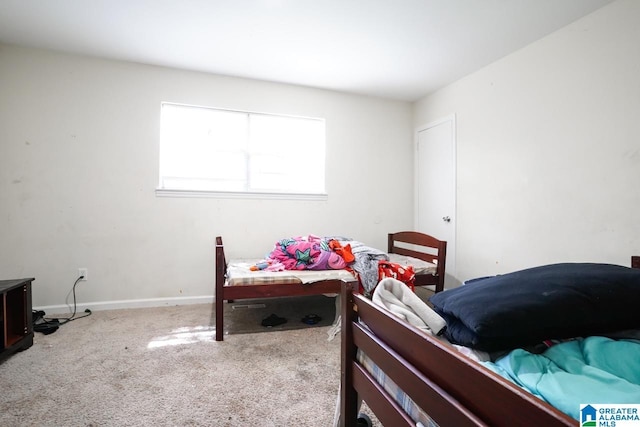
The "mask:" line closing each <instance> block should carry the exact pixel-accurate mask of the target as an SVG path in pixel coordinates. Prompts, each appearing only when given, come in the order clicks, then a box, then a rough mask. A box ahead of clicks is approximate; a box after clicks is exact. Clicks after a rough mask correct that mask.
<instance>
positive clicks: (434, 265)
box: [215, 231, 447, 341]
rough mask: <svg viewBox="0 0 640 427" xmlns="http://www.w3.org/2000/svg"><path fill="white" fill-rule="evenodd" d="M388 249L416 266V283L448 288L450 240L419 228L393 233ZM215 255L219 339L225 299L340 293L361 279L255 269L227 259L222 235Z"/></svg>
mask: <svg viewBox="0 0 640 427" xmlns="http://www.w3.org/2000/svg"><path fill="white" fill-rule="evenodd" d="M387 253H388V254H389V255H390V260H391V261H393V262H397V263H399V264H402V265H412V266H414V267H415V270H416V276H415V277H416V278H415V286H433V289H434V291H435V292H440V291H441V290H443V289H444V279H445V264H446V253H447V242H445V241H441V240H438V239H436V238H434V237H432V236H429V235H427V234H424V233H419V232H415V231H402V232H398V233H390V234H389V235H388V246H387ZM215 257H216V264H215V265H216V275H215V322H216V341H222V340H223V339H224V306H225V304H224V302H225V301H233V300H242V299H259V298H271V297H289V296H307V295H339V294H340V292H341V291H342V287H343V284H344V283H345V282H352V281H356V280H357V279H356V276H355V275H354V273H353V272H351V271H349V270H320V271H283V272H267V271H251V270H250V268H249V266H250V265H252V264H253V263H254V262H255V261H256V260H241V261H229V260H227V258H226V255H225V252H224V245H223V242H222V237H220V236H218V237H216V251H215ZM355 283H357V282H355Z"/></svg>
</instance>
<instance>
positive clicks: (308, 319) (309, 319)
mask: <svg viewBox="0 0 640 427" xmlns="http://www.w3.org/2000/svg"><path fill="white" fill-rule="evenodd" d="M321 320H322V317H320V316H318V315H317V314H307V315H306V316H304V317H303V318H302V319H301V320H300V321H301V322H302V323H306V324H307V325H315V324H316V323H318V322H319V321H321Z"/></svg>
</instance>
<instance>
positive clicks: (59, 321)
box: [42, 276, 91, 325]
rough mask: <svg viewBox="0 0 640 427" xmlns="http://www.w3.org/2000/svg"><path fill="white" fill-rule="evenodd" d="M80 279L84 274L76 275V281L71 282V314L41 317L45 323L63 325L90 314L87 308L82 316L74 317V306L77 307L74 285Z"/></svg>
mask: <svg viewBox="0 0 640 427" xmlns="http://www.w3.org/2000/svg"><path fill="white" fill-rule="evenodd" d="M82 279H84V276H80V277H78V278H77V279H76V281H75V282H74V283H73V288H72V289H71V290H72V292H73V313H72V314H71V316H70V317H49V318H46V319H45V318H43V319H42V320H44V321H45V322H47V323H57V324H58V325H64V324H65V323H68V322H71V321H73V320H78V319H82V318H83V317H87V316H91V310H89V309H88V308H87V309H86V310H85V311H84V312H85V313H86V314H85V315H84V316H78V317H76V308H77V307H76V285H77V284H78V282H79V281H80V280H82Z"/></svg>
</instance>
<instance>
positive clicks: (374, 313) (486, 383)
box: [340, 256, 640, 427]
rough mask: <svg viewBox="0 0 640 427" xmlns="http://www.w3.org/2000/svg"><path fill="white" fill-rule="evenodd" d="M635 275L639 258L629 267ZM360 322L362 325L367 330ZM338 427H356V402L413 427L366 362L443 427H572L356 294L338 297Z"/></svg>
mask: <svg viewBox="0 0 640 427" xmlns="http://www.w3.org/2000/svg"><path fill="white" fill-rule="evenodd" d="M631 265H632V267H634V268H640V256H634V257H632V259H631ZM359 320H362V322H364V323H365V324H366V327H364V326H363V325H362V324H361V323H359ZM341 346H342V362H341V363H342V372H341V386H340V425H341V426H355V425H357V417H358V404H359V402H360V400H364V401H365V402H367V405H368V406H369V407H370V408H371V410H372V411H373V412H374V413H375V415H376V417H377V418H378V419H379V420H380V422H381V423H382V424H383V425H388V426H394V427H395V426H415V423H414V422H413V420H412V419H411V418H409V416H408V415H407V414H406V413H405V412H404V411H403V410H402V408H401V407H400V406H398V404H396V403H395V401H394V400H393V398H392V397H391V396H390V395H389V394H388V393H387V392H386V391H385V390H384V389H383V388H382V386H380V385H379V384H378V383H377V381H376V380H375V379H374V378H373V377H372V376H371V374H369V373H368V372H367V370H366V369H365V368H364V367H363V366H362V365H361V364H360V363H359V362H358V360H357V357H356V354H357V350H358V349H362V350H363V351H364V352H365V354H367V356H368V357H369V358H371V359H372V361H373V362H374V363H375V364H376V365H377V366H378V367H379V368H380V369H381V370H382V371H383V372H385V374H386V375H387V376H388V377H389V378H391V379H392V380H393V381H394V382H395V383H396V384H397V385H398V386H399V387H400V389H402V390H403V391H404V392H405V393H406V394H407V395H409V397H411V399H412V400H413V401H414V402H415V403H416V404H417V405H418V406H419V407H420V408H423V409H424V410H425V411H426V412H427V413H428V414H429V416H430V417H432V418H433V420H434V421H435V422H437V423H438V424H439V425H440V426H442V427H445V426H455V427H458V426H478V425H489V426H514V425H522V424H523V421H525V420H526V424H527V425H538V426H567V425H571V426H576V425H578V424H579V423H578V421H577V420H575V419H573V418H571V417H569V416H568V415H566V414H564V413H562V412H560V411H559V410H557V409H555V408H553V407H552V406H551V405H549V404H547V403H546V402H543V401H541V400H539V399H538V398H536V397H534V396H533V395H531V394H529V393H527V392H526V391H524V390H522V389H520V388H519V387H517V386H516V385H514V384H512V383H511V382H509V381H507V380H506V379H504V378H502V377H501V376H499V375H498V374H496V373H494V372H492V371H490V370H489V369H487V368H485V367H484V366H482V365H480V364H479V363H477V362H474V361H473V360H472V359H470V358H468V357H467V356H464V355H463V354H461V353H460V352H458V351H457V350H456V349H454V348H453V347H452V346H450V345H448V344H445V343H443V342H441V341H439V340H438V339H436V338H434V337H432V336H430V335H427V334H425V333H424V332H422V331H420V330H418V329H416V328H414V327H413V326H411V325H409V324H408V323H406V322H404V321H402V320H400V319H399V318H398V317H396V316H395V315H393V314H391V313H390V312H387V311H386V310H383V309H381V308H380V307H378V306H375V305H373V304H372V303H371V302H370V301H369V300H367V299H366V298H363V297H362V296H361V295H358V294H357V288H355V287H354V285H353V284H352V283H349V284H347V285H346V286H345V287H344V288H343V293H342V344H341Z"/></svg>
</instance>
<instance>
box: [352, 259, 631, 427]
mask: <svg viewBox="0 0 640 427" xmlns="http://www.w3.org/2000/svg"><path fill="white" fill-rule="evenodd" d="M631 264H632V267H635V268H636V269H637V268H640V257H632V263H631ZM558 271H568V272H569V273H570V276H564V275H560V276H559V275H558ZM563 274H564V273H563ZM523 277H525V278H526V277H531V278H532V279H533V280H532V284H531V286H530V287H529V285H524V284H523V283H522V282H521V281H522V279H523ZM558 277H560V278H561V279H558ZM567 277H569V278H568V279H567ZM482 280H483V279H480V280H479V281H478V282H476V283H469V284H467V285H463V286H462V287H461V288H462V289H460V291H457V292H451V290H449V291H445V292H442V293H439V294H436V295H434V296H432V297H431V298H430V302H431V303H432V304H433V305H434V307H435V308H436V309H437V310H439V311H440V312H441V313H442V314H443V315H445V316H447V328H450V329H452V330H451V331H448V335H446V337H448V338H459V339H461V340H462V341H464V340H465V339H468V340H469V343H472V344H474V345H478V346H480V347H481V348H484V349H486V350H487V352H492V351H494V350H497V349H501V348H505V349H506V348H507V347H513V348H516V347H518V345H519V344H523V343H524V344H528V343H534V342H536V341H537V340H538V339H539V338H540V337H541V336H544V334H545V333H550V334H560V335H561V336H562V337H565V338H568V337H570V336H571V335H572V334H574V333H576V331H583V332H586V333H585V336H586V335H600V334H599V331H605V330H610V331H617V330H619V329H625V328H629V329H631V328H634V331H624V332H626V335H625V334H623V335H622V336H620V338H626V337H629V336H631V337H633V335H634V334H635V335H636V337H638V335H637V329H638V328H640V319H639V318H638V316H637V306H638V304H639V303H640V271H638V270H634V269H629V268H626V267H621V266H612V265H600V264H559V265H554V266H550V267H546V266H545V267H540V268H535V269H531V271H530V270H526V271H524V273H522V272H517V273H514V274H508V275H502V276H495V278H486V279H484V280H489V281H485V282H484V283H482ZM558 280H560V281H558ZM545 283H546V284H548V285H549V288H548V289H544V290H543V291H542V292H540V287H541V286H543V285H542V284H545ZM583 283H584V284H583ZM558 284H560V285H562V286H561V288H563V289H566V292H565V293H564V294H563V293H562V292H561V293H560V295H558V294H557V292H556V291H557V289H552V288H553V286H556V285H558ZM494 285H495V286H497V287H494V288H492V287H493V286H494ZM518 285H522V286H520V288H517V286H518ZM544 286H546V285H544ZM483 288H487V289H489V291H490V292H489V294H486V295H484V296H482V295H481V294H478V293H477V292H479V291H478V290H480V289H483ZM509 288H513V289H512V291H513V292H510V291H509V290H508V289H509ZM500 289H502V291H503V292H504V293H505V294H506V299H505V301H509V303H510V304H516V305H515V306H514V307H513V309H506V310H505V309H503V308H496V310H495V311H493V312H492V309H493V306H494V305H498V306H499V305H500V304H501V303H502V302H503V301H501V299H500V298H501V295H500V294H499V293H497V291H498V290H500ZM517 294H523V296H524V301H525V305H523V306H522V307H521V306H520V304H521V303H520V302H518V301H517V300H514V299H513V296H514V295H517ZM536 295H538V296H536ZM465 298H466V299H465ZM492 298H493V299H495V304H491V303H490V302H489V301H492ZM342 301H343V304H342V343H341V346H342V373H341V391H340V393H341V396H340V402H341V404H340V425H343V426H355V425H362V424H359V423H358V421H357V420H358V407H359V403H360V401H362V400H364V401H365V402H366V403H367V405H368V406H369V408H371V410H372V411H373V412H374V414H375V415H376V417H377V418H378V419H379V420H380V422H381V423H382V424H383V425H388V426H394V427H395V426H415V425H416V424H417V422H419V423H420V424H422V425H424V426H425V427H426V426H428V425H440V426H447V425H450V426H468V425H474V426H479V425H489V426H513V425H523V424H526V425H541V426H542V425H543V426H566V425H578V424H579V422H578V419H576V418H579V417H580V416H581V415H582V416H583V417H584V416H586V415H588V414H587V412H588V411H587V410H585V412H584V413H581V412H580V411H581V409H580V408H579V404H578V403H577V402H575V398H576V396H571V395H577V396H591V397H593V396H600V395H602V394H605V393H606V396H607V399H608V401H606V402H597V401H596V402H593V401H592V402H589V401H584V402H579V403H580V404H590V403H593V404H596V403H611V404H613V403H619V404H640V394H639V393H640V342H639V341H637V339H636V340H634V339H620V340H609V341H607V340H608V338H605V337H587V338H584V340H583V339H577V340H571V339H568V340H562V342H560V343H555V345H553V346H551V347H550V348H549V350H547V351H545V352H544V353H543V354H544V355H547V354H549V353H551V352H554V353H556V354H559V353H558V352H559V351H560V350H561V349H565V348H569V349H570V352H569V355H570V356H569V357H566V356H561V359H560V360H559V361H558V362H559V363H560V364H562V363H567V364H568V365H576V363H577V361H578V359H580V358H581V355H579V354H578V353H579V350H581V349H584V348H587V347H589V346H590V345H591V343H592V341H588V340H591V339H592V338H593V339H595V340H598V341H602V342H605V343H606V346H607V347H610V348H611V349H612V350H611V351H610V352H609V353H608V354H606V356H604V357H600V359H601V360H600V363H601V364H603V365H605V366H604V368H606V369H605V370H609V371H616V370H617V371H624V372H623V374H624V375H626V377H627V378H626V379H622V380H620V382H621V383H622V385H623V388H622V391H621V392H620V393H619V394H617V395H616V394H610V393H611V391H610V390H609V388H612V387H613V385H612V384H611V385H610V384H609V383H606V385H605V386H599V387H598V386H594V384H596V383H594V382H593V381H592V379H590V378H587V376H585V379H584V382H583V383H580V384H582V386H580V385H576V383H571V385H567V384H563V383H562V381H561V380H563V379H566V378H567V377H570V376H573V377H576V378H578V379H579V380H580V381H582V374H583V372H587V371H589V372H593V371H596V368H594V367H591V366H586V367H583V366H582V365H580V366H578V368H577V369H578V371H579V372H577V373H576V374H577V375H567V374H564V373H562V372H556V371H555V368H553V367H552V366H550V365H544V366H541V367H540V366H534V365H533V364H529V365H526V364H524V363H523V364H522V366H518V368H522V370H523V371H524V372H525V373H526V376H528V380H529V381H530V382H532V383H533V386H534V389H536V390H535V391H543V389H544V388H545V386H548V385H549V384H550V385H551V387H550V388H553V389H555V391H556V393H557V392H558V391H559V394H560V395H561V397H563V398H564V397H567V398H573V401H572V403H571V404H570V405H569V407H568V408H566V407H565V408H564V409H563V411H560V410H559V409H557V408H556V407H554V406H552V405H551V404H550V403H547V402H546V401H544V400H543V398H538V397H536V396H534V395H533V394H532V393H531V392H530V391H527V390H526V389H525V385H526V381H527V379H526V378H525V381H524V382H523V383H521V382H518V381H514V380H513V379H512V380H507V379H505V378H504V377H503V376H502V375H498V373H496V372H499V371H500V369H497V368H495V365H494V364H492V363H491V362H479V361H478V360H477V359H476V360H474V358H472V357H469V356H468V355H466V354H463V353H461V352H460V351H459V349H456V348H455V347H454V346H453V345H451V344H450V343H449V342H448V341H450V340H447V342H445V340H442V339H441V338H440V337H435V336H432V335H429V334H427V333H425V332H423V331H421V330H419V329H417V328H415V327H413V326H411V325H409V324H408V323H407V322H405V321H403V320H401V319H400V318H398V317H397V316H395V315H393V314H391V313H390V312H389V311H387V310H385V309H384V308H381V307H380V306H377V305H375V304H373V303H372V302H371V301H370V300H368V299H366V298H363V297H362V296H361V295H359V294H358V292H357V291H355V288H354V286H353V284H352V283H349V284H347V285H346V286H345V287H344V288H343V293H342ZM514 301H516V302H515V303H514ZM538 303H540V304H541V305H540V307H542V306H545V307H547V306H550V305H551V308H550V310H551V311H550V312H548V311H547V312H545V313H548V316H547V317H546V318H544V319H543V318H541V317H539V316H538V315H537V310H538V309H539V308H540V307H538V308H536V307H535V305H536V304H538ZM556 303H557V306H556V307H554V306H553V304H556ZM458 306H459V307H462V308H461V310H460V312H462V313H464V314H461V316H462V317H465V316H470V317H467V318H465V319H464V321H465V323H466V324H470V325H472V329H473V331H472V332H474V333H470V332H469V331H463V332H462V333H461V335H456V334H458V333H459V332H460V331H459V330H457V328H456V326H452V325H454V324H455V322H456V320H455V319H454V317H455V316H454V314H455V313H454V311H455V310H456V307H458ZM634 307H635V308H634ZM545 310H547V308H545ZM487 313H489V314H488V315H489V316H490V317H487ZM474 316H479V317H478V318H477V319H479V320H478V321H477V323H474V321H475V320H474ZM496 316H497V317H505V319H503V320H505V321H506V323H502V324H503V325H508V326H509V327H510V329H511V330H515V331H517V333H516V334H514V335H510V334H507V333H502V334H496V333H495V331H496V330H499V329H500V328H504V330H505V331H506V330H508V329H509V328H508V327H507V326H500V325H501V323H500V322H498V321H497V320H496ZM477 319H476V320H477ZM545 322H548V323H547V324H545ZM487 325H489V326H491V327H490V328H488V329H487V328H486V326H487ZM523 328H524V329H523ZM549 328H552V329H549ZM551 330H553V332H549V331H551ZM632 333H633V334H632ZM603 335H606V334H603ZM465 337H466V338H465ZM518 340H524V341H522V342H518ZM617 345H619V346H626V347H621V348H624V349H625V350H617V349H616V348H617V347H613V346H617ZM524 347H526V346H524ZM541 351H542V350H541ZM515 352H518V353H519V354H520V355H521V354H524V353H526V354H527V355H529V356H531V357H538V355H537V354H535V355H534V354H530V353H528V352H524V350H514V353H515ZM487 354H492V353H487ZM508 354H509V356H508V357H511V356H510V355H511V353H508ZM549 357H551V356H549ZM596 359H597V358H596ZM497 360H498V361H500V360H507V357H505V358H502V359H497ZM563 361H565V362H563ZM491 366H494V368H492V367H491ZM498 368H499V366H498ZM540 368H541V369H540ZM536 369H540V371H549V372H550V373H553V374H554V375H556V377H555V378H552V379H551V380H548V379H541V378H542V377H541V376H540V375H539V373H538V372H536ZM578 374H579V375H578ZM597 375H598V376H600V377H603V378H604V379H605V380H606V381H611V379H610V378H612V377H610V376H609V374H608V373H607V372H605V371H598V372H597ZM547 388H549V387H547ZM590 388H591V390H590ZM594 392H595V393H594ZM536 394H538V393H536ZM541 397H543V396H541ZM583 398H584V399H588V397H583ZM577 399H579V400H580V397H578V398H577ZM605 400H606V399H605ZM558 406H561V405H558ZM565 406H566V405H565ZM636 407H637V406H636ZM589 409H593V408H589ZM568 413H571V415H572V416H569V415H567V414H568ZM590 415H595V416H598V417H600V416H603V415H601V414H597V413H595V411H594V413H591V414H590ZM592 420H593V423H592V424H585V425H613V424H610V423H609V424H607V423H605V424H599V423H596V421H595V419H594V418H592ZM582 421H585V420H584V419H581V422H582ZM580 425H582V423H580Z"/></svg>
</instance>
